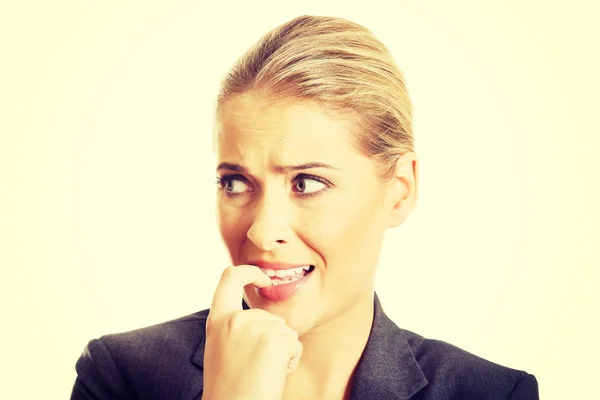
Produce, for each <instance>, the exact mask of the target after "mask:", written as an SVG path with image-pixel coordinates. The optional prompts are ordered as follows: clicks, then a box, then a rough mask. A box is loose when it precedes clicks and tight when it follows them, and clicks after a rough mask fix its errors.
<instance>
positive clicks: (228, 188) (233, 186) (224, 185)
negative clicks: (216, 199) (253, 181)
mask: <svg viewBox="0 0 600 400" xmlns="http://www.w3.org/2000/svg"><path fill="white" fill-rule="evenodd" d="M217 185H219V188H220V189H221V190H223V191H225V192H226V193H227V194H240V193H244V192H248V191H249V190H245V189H244V187H246V188H248V187H249V186H248V185H247V184H246V183H245V182H244V179H243V178H242V177H241V176H240V175H225V176H222V177H217Z"/></svg>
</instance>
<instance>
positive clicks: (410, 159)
mask: <svg viewBox="0 0 600 400" xmlns="http://www.w3.org/2000/svg"><path fill="white" fill-rule="evenodd" d="M418 176H419V160H418V158H417V155H416V154H415V153H414V152H407V153H404V154H402V155H401V156H400V157H399V158H398V161H397V162H396V174H395V176H394V177H393V178H392V179H391V181H390V182H389V183H388V188H387V203H386V206H387V210H388V211H389V214H388V215H389V220H388V228H394V227H396V226H399V225H401V224H402V223H403V222H404V221H405V220H406V218H407V217H408V215H409V214H410V213H411V211H412V210H413V208H414V207H415V203H416V201H417V182H418Z"/></svg>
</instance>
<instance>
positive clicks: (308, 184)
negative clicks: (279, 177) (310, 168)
mask: <svg viewBox="0 0 600 400" xmlns="http://www.w3.org/2000/svg"><path fill="white" fill-rule="evenodd" d="M329 186H330V185H329V184H328V182H327V181H326V180H325V179H323V178H319V177H318V176H313V175H304V174H301V175H298V176H297V177H296V178H295V179H294V189H295V190H294V191H296V192H299V193H302V194H306V195H311V194H317V193H318V192H321V191H323V190H325V189H327V188H329Z"/></svg>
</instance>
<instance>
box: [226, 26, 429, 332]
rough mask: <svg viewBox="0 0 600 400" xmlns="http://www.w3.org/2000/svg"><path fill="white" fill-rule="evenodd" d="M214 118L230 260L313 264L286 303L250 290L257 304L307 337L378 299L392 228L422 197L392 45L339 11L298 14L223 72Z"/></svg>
mask: <svg viewBox="0 0 600 400" xmlns="http://www.w3.org/2000/svg"><path fill="white" fill-rule="evenodd" d="M216 121H217V123H216V129H215V132H216V142H215V143H216V148H217V158H218V164H219V167H220V168H219V171H218V173H219V176H220V177H221V185H220V190H219V195H218V207H217V210H218V221H219V226H220V230H221V235H222V237H223V240H224V242H225V244H226V246H227V248H228V250H229V253H230V255H231V258H232V262H233V263H234V265H238V264H248V263H251V262H252V261H253V260H265V261H272V262H285V263H292V264H298V265H314V266H315V270H314V271H313V272H312V273H311V275H310V277H309V279H308V281H307V284H306V285H305V286H304V288H303V289H302V291H300V292H299V293H298V294H297V295H296V296H294V297H292V298H290V299H289V300H287V301H285V302H279V303H275V302H268V301H266V300H265V299H263V298H262V297H260V296H259V294H258V293H257V292H256V291H255V290H253V289H251V288H246V292H245V297H246V300H247V302H248V303H249V304H250V306H251V307H253V308H263V309H266V310H268V311H271V312H274V313H277V314H279V315H281V316H283V317H284V318H286V320H287V321H288V324H290V325H291V326H292V327H294V328H295V329H296V330H298V331H299V332H301V333H304V332H307V331H309V330H311V329H314V328H315V327H318V326H321V325H323V324H325V323H326V322H328V321H330V320H333V319H334V318H335V317H336V316H338V315H340V314H342V313H343V312H344V311H345V310H348V309H350V308H352V306H353V305H354V304H355V303H356V302H357V300H358V299H360V298H361V296H362V297H363V298H364V297H365V296H368V295H370V292H371V290H372V289H373V283H374V276H375V268H376V265H377V262H378V259H379V254H380V250H381V244H382V241H383V235H384V233H385V230H386V229H387V228H389V227H392V226H396V225H399V224H401V223H402V222H403V220H404V219H405V218H406V216H407V215H408V214H409V213H410V211H411V210H412V207H413V205H414V200H415V196H416V164H417V161H416V157H415V155H414V153H413V139H412V125H411V104H410V100H409V98H408V95H407V92H406V89H405V85H404V83H403V79H402V76H401V74H400V72H399V71H398V69H397V67H396V66H395V64H394V62H393V60H392V59H391V56H390V55H389V53H388V52H387V50H386V49H385V47H384V46H383V45H382V44H381V43H380V42H379V41H378V40H377V39H376V38H375V37H374V36H373V34H372V33H371V32H369V31H368V30H366V29H365V28H363V27H361V26H360V25H357V24H354V23H351V22H349V21H346V20H343V19H337V18H323V17H300V18H297V19H294V20H292V21H290V22H289V23H287V24H284V25H282V26H280V27H278V28H276V29H275V30H273V31H272V32H270V33H269V34H267V35H266V36H265V37H263V38H262V39H261V40H260V41H259V42H258V44H257V45H256V46H254V47H253V48H251V49H250V50H249V51H248V52H247V53H246V54H245V55H244V56H243V57H242V58H241V59H240V61H239V62H238V63H237V64H236V65H235V66H234V68H233V69H232V71H231V72H230V73H229V74H228V75H227V77H226V78H225V80H224V82H223V85H222V90H221V93H220V95H219V98H218V104H217V119H216ZM306 164H312V165H306ZM300 165H304V166H303V167H302V168H300V167H298V166H300ZM291 166H296V167H291Z"/></svg>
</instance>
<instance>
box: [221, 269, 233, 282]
mask: <svg viewBox="0 0 600 400" xmlns="http://www.w3.org/2000/svg"><path fill="white" fill-rule="evenodd" d="M234 274H235V267H233V266H229V267H227V268H225V269H224V270H223V272H222V273H221V279H229V278H231V277H232V276H233V275H234Z"/></svg>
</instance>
